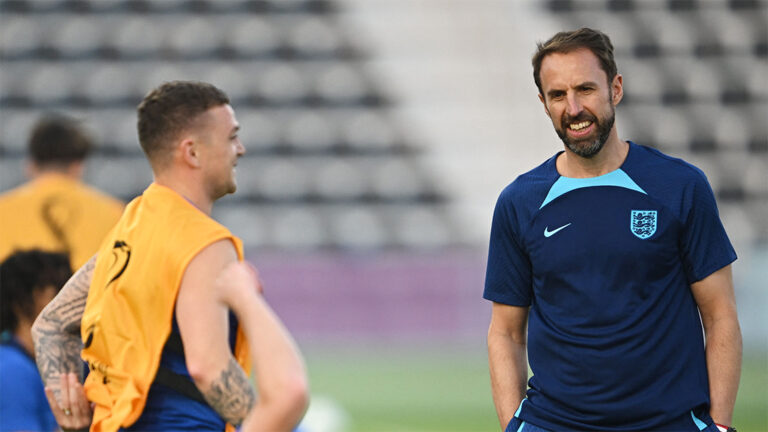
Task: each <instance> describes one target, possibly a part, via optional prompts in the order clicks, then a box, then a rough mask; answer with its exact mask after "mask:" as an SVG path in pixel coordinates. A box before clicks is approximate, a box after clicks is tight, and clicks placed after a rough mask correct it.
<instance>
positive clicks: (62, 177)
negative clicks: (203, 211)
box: [0, 116, 123, 271]
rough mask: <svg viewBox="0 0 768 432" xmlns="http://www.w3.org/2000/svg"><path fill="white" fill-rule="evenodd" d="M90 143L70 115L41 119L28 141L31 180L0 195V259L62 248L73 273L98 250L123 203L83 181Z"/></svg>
mask: <svg viewBox="0 0 768 432" xmlns="http://www.w3.org/2000/svg"><path fill="white" fill-rule="evenodd" d="M91 147H92V142H91V139H90V138H89V137H88V135H87V134H86V133H85V132H84V131H83V129H81V127H80V125H79V124H78V123H77V122H76V121H74V120H72V119H70V118H67V117H64V116H48V117H44V118H42V119H41V120H40V121H38V123H37V124H36V125H35V126H34V128H33V129H32V132H31V134H30V138H29V144H28V153H29V158H30V161H29V165H28V167H27V171H28V176H29V177H30V178H31V180H30V181H29V182H28V183H26V184H24V185H22V186H19V187H17V188H15V189H13V190H10V191H8V192H5V193H4V194H2V195H0V260H3V259H5V258H6V257H7V256H8V255H10V254H11V253H13V251H15V250H22V249H25V250H26V249H41V250H45V251H50V252H63V253H66V254H68V255H69V258H70V261H71V263H72V270H73V271H74V270H77V269H78V268H80V266H82V265H83V264H85V262H86V261H88V259H89V258H91V257H92V256H93V254H94V253H96V250H97V249H98V247H99V245H100V244H101V240H102V239H104V236H105V235H106V234H107V232H109V230H110V229H112V227H113V226H114V225H115V223H116V222H117V219H118V218H119V217H120V214H121V213H122V211H123V204H122V203H121V202H119V201H118V200H116V199H114V198H112V197H110V196H107V195H105V194H104V193H102V192H99V191H97V190H96V189H94V188H92V187H89V186H88V185H86V184H84V183H82V181H81V179H82V177H83V171H84V167H85V166H84V162H85V159H86V157H87V156H88V153H89V152H90V150H91Z"/></svg>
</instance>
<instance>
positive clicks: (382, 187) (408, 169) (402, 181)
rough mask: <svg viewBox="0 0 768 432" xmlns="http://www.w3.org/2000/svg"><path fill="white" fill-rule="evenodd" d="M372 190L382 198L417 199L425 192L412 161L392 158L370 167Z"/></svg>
mask: <svg viewBox="0 0 768 432" xmlns="http://www.w3.org/2000/svg"><path fill="white" fill-rule="evenodd" d="M372 169H373V170H374V171H373V173H372V184H371V188H372V190H373V192H374V193H375V194H376V195H377V196H378V197H380V198H381V199H384V200H417V199H418V198H419V197H420V196H421V195H422V194H424V193H426V192H427V191H426V190H425V184H424V181H423V179H422V178H421V175H420V172H421V171H420V170H419V169H418V168H417V167H416V166H415V165H414V164H412V163H410V162H407V161H405V160H402V159H395V158H392V159H391V160H388V161H386V162H383V163H381V164H378V165H377V166H375V167H373V168H372Z"/></svg>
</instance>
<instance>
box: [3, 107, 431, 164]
mask: <svg viewBox="0 0 768 432" xmlns="http://www.w3.org/2000/svg"><path fill="white" fill-rule="evenodd" d="M235 109H236V115H237V119H238V121H239V123H240V127H241V129H240V132H239V135H240V138H241V141H242V142H243V144H244V145H245V146H246V148H247V150H248V152H249V154H305V155H322V154H346V155H394V156H397V155H403V154H408V153H410V152H413V151H416V150H417V149H416V148H415V147H414V146H412V145H410V146H409V145H406V144H405V143H404V138H403V137H402V136H401V134H400V132H399V131H398V130H397V127H396V126H395V125H394V121H393V120H392V119H391V118H390V116H389V115H388V114H387V112H386V111H383V110H374V109H360V108H357V109H329V108H326V109H307V108H299V109H280V110H250V109H247V108H239V107H238V106H237V105H236V106H235ZM68 113H69V114H70V115H72V116H75V117H77V118H80V119H83V120H84V123H85V126H86V127H87V128H88V129H90V132H91V133H92V134H93V135H94V138H95V139H96V141H97V142H98V143H99V148H100V150H101V151H102V152H105V153H110V154H117V155H120V154H123V155H129V156H130V155H137V154H139V153H140V152H141V149H140V148H139V144H138V139H137V136H136V112H135V109H134V108H130V109H94V110H71V111H68ZM39 114H40V113H39V111H38V110H4V111H3V115H2V116H0V153H2V154H5V155H16V156H21V155H22V154H23V153H24V152H25V151H26V148H25V145H26V144H25V143H26V140H27V137H28V135H29V130H30V128H31V127H32V125H33V124H34V122H35V121H36V120H37V118H38V116H39Z"/></svg>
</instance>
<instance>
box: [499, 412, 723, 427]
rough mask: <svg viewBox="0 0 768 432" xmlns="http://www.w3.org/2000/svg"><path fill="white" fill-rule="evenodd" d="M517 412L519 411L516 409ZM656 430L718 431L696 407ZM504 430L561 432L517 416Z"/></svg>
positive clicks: (705, 413) (712, 422)
mask: <svg viewBox="0 0 768 432" xmlns="http://www.w3.org/2000/svg"><path fill="white" fill-rule="evenodd" d="M518 412H519V411H518ZM654 430H656V431H666V432H720V431H719V429H718V428H717V426H716V425H715V422H714V421H713V420H712V418H711V417H710V416H709V414H708V413H707V412H706V411H705V410H703V409H697V410H695V413H694V411H690V412H689V413H688V414H685V415H682V416H680V417H678V418H676V419H675V420H673V421H672V422H669V423H667V424H665V425H663V426H660V427H658V428H656V429H654ZM504 432H562V431H560V430H558V431H554V430H550V429H545V428H542V427H539V426H536V425H534V424H532V423H530V422H527V421H524V420H522V419H520V418H518V417H517V413H515V417H512V420H510V422H509V424H508V425H507V428H506V429H504Z"/></svg>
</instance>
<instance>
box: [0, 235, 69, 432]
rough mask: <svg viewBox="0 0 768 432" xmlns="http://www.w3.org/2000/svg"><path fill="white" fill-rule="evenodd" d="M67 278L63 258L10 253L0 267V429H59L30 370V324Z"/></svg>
mask: <svg viewBox="0 0 768 432" xmlns="http://www.w3.org/2000/svg"><path fill="white" fill-rule="evenodd" d="M71 275H72V271H71V270H70V264H69V259H68V258H67V256H66V255H65V254H61V253H50V252H42V251H38V250H28V251H19V252H15V253H14V254H13V255H11V256H9V257H7V258H6V259H5V261H3V263H2V264H0V308H2V310H1V311H0V312H1V313H2V315H0V321H1V322H2V343H0V388H2V391H0V430H2V431H40V432H43V431H44V432H50V431H53V430H57V428H58V426H57V424H56V420H55V419H54V417H53V413H52V412H51V408H50V407H49V406H48V401H47V400H46V397H45V393H44V391H43V383H42V381H41V380H40V374H39V373H38V371H37V367H36V366H35V359H34V357H35V352H34V346H33V345H32V333H31V330H32V323H33V322H34V320H35V318H36V317H37V315H38V314H39V313H40V311H41V310H43V307H45V305H46V304H48V302H50V301H51V299H53V297H54V296H55V295H56V293H58V292H59V290H60V289H61V287H62V286H63V285H64V282H66V281H67V279H68V278H69V277H70V276H71Z"/></svg>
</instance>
